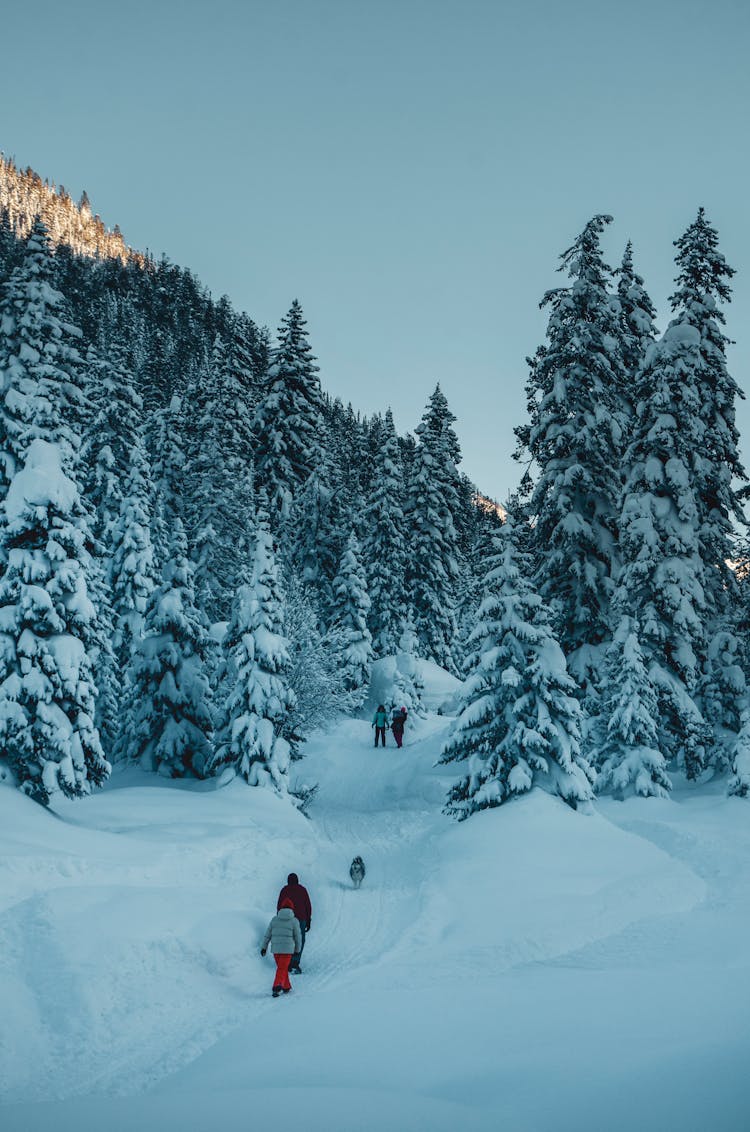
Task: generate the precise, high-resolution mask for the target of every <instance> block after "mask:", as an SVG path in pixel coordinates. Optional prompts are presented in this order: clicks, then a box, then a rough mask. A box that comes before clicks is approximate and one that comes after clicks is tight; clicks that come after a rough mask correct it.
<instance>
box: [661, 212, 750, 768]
mask: <svg viewBox="0 0 750 1132" xmlns="http://www.w3.org/2000/svg"><path fill="white" fill-rule="evenodd" d="M718 242H719V239H718V234H717V232H716V229H715V228H714V227H713V226H712V225H711V224H710V223H709V221H708V220H707V219H706V216H705V212H704V210H703V209H702V208H701V209H699V211H698V216H697V218H696V220H695V221H694V222H693V223H692V224H691V225H689V227H688V228H687V231H686V232H685V233H684V235H683V236H681V237H680V239H679V240H676V241H675V246H676V247H677V257H676V264H677V268H678V275H677V280H676V282H677V289H676V291H675V293H674V294H673V295H672V296H671V299H670V302H671V305H672V310H673V311H674V312H675V317H674V319H673V321H672V322H671V323H670V326H669V330H668V335H669V341H670V342H671V345H672V350H671V361H672V364H673V365H674V367H675V368H676V370H677V371H678V372H679V375H680V380H681V381H682V382H683V383H684V384H685V385H687V386H689V387H690V388H691V389H692V390H693V391H694V398H695V404H696V409H697V419H696V420H695V421H694V422H693V427H692V430H691V440H692V442H693V443H694V444H695V448H694V451H693V456H692V461H691V465H690V472H691V478H692V482H693V485H694V490H695V496H696V504H697V508H698V541H699V550H700V555H701V559H702V561H703V566H704V576H703V584H704V587H705V596H706V621H707V623H706V643H707V648H706V652H705V656H704V658H703V661H704V673H703V677H702V681H701V687H700V696H699V698H700V702H701V704H702V705H703V707H704V710H705V713H706V718H708V719H711V721H712V723H715V724H716V725H717V726H715V728H714V739H715V742H716V746H715V755H714V759H715V761H716V760H718V763H719V765H721V763H722V762H723V760H724V757H725V756H724V755H723V754H722V740H723V738H724V734H723V730H724V727H725V724H726V722H727V721H728V720H731V721H732V722H731V724H730V726H731V728H732V729H733V730H734V731H735V732H736V730H737V729H738V727H739V720H738V719H737V710H736V703H737V697H738V683H737V675H738V674H737V669H736V654H737V652H738V648H739V646H738V643H737V642H736V641H731V640H730V638H731V637H732V636H733V635H734V624H733V622H734V616H735V609H736V605H737V600H738V590H737V583H736V579H735V575H734V571H733V570H732V569H731V568H730V567H729V565H728V563H729V560H730V559H731V558H732V557H733V554H734V524H735V523H739V524H741V525H744V524H745V523H746V520H745V516H744V512H743V507H742V503H741V494H742V491H741V487H740V485H741V484H742V482H743V481H745V482H746V481H747V476H746V474H745V469H744V468H743V466H742V462H741V460H740V455H739V433H738V431H737V426H736V423H735V402H736V399H737V398H738V397H744V394H743V392H742V391H741V390H740V388H739V386H738V385H737V383H736V382H735V380H734V378H733V377H731V375H730V374H729V372H728V369H727V361H726V347H727V345H728V343H729V339H728V338H727V337H726V335H725V334H724V332H723V331H722V329H721V327H722V326H723V324H724V322H725V317H724V314H723V312H722V311H721V310H720V308H719V303H721V302H729V301H730V299H731V289H730V287H729V280H730V279H731V277H732V275H734V270H733V268H731V267H730V266H729V265H728V264H727V262H726V260H725V259H724V256H723V255H722V254H721V252H720V251H719V250H718ZM665 337H666V335H665ZM742 691H744V688H739V693H740V694H741V693H742Z"/></svg>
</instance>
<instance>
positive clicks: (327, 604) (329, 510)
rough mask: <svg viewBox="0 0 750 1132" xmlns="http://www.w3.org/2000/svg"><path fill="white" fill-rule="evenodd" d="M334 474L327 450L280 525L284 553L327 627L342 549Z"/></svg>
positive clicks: (343, 536) (342, 532) (280, 539)
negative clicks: (288, 515)
mask: <svg viewBox="0 0 750 1132" xmlns="http://www.w3.org/2000/svg"><path fill="white" fill-rule="evenodd" d="M338 488H339V484H338V483H337V473H336V469H335V468H334V466H333V464H332V461H331V459H330V456H329V453H328V452H325V453H323V454H322V457H321V462H320V464H319V466H318V467H317V468H314V469H313V470H312V471H311V473H310V475H309V476H308V478H307V480H306V482H305V484H304V485H303V487H302V488H301V489H300V491H299V492H298V494H297V495H296V497H295V499H294V502H293V504H292V508H291V513H290V517H289V520H288V521H287V522H285V523H283V524H280V529H279V541H280V543H281V549H282V553H283V556H284V558H285V560H286V562H287V563H288V564H289V566H290V567H291V568H292V569H293V570H294V572H296V573H297V574H298V575H299V578H300V580H301V581H302V583H303V584H304V585H305V586H306V587H307V590H308V593H309V594H310V596H311V597H312V599H313V601H314V604H315V608H316V610H317V614H318V619H319V621H320V623H321V625H324V626H328V625H329V624H330V621H331V617H332V616H333V612H334V609H335V599H334V594H333V583H334V580H335V578H336V571H337V570H338V564H339V561H340V558H341V553H342V550H343V545H344V539H345V536H346V530H347V528H346V526H342V516H341V511H340V506H339V503H340V500H339V499H338V497H337V496H338Z"/></svg>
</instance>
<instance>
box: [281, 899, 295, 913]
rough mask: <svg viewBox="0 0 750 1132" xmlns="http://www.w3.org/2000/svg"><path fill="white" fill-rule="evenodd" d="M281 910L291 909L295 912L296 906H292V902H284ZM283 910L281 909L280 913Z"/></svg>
mask: <svg viewBox="0 0 750 1132" xmlns="http://www.w3.org/2000/svg"><path fill="white" fill-rule="evenodd" d="M281 908H291V910H292V911H294V905H293V904H292V902H291V900H282V901H281ZM281 908H279V911H281Z"/></svg>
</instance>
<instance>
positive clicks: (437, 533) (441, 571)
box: [405, 385, 460, 675]
mask: <svg viewBox="0 0 750 1132" xmlns="http://www.w3.org/2000/svg"><path fill="white" fill-rule="evenodd" d="M454 420H455V417H454V416H453V414H452V413H451V411H450V409H449V408H448V403H447V401H446V399H445V396H444V395H443V393H442V391H441V389H440V386H439V385H438V386H437V388H436V389H435V392H434V393H433V394H432V396H431V397H430V400H429V402H428V405H427V408H426V410H425V413H424V415H423V417H422V421H421V423H420V424H419V425H418V427H417V429H416V432H417V436H418V437H419V444H418V445H417V447H416V450H415V452H414V459H413V463H412V466H411V470H410V476H409V481H408V496H407V504H406V508H405V524H406V529H407V530H408V531H409V532H410V533H409V544H408V547H407V565H406V589H407V593H408V595H409V599H410V602H411V606H412V609H413V611H414V625H415V630H416V634H417V639H418V641H419V650H420V653H421V655H422V656H424V657H426V658H427V659H428V660H433V661H435V663H437V664H439V665H441V666H442V667H443V668H445V669H447V670H448V671H449V672H452V673H453V674H454V675H455V674H456V672H457V667H456V659H455V656H454V648H455V646H456V636H457V627H456V615H455V606H456V580H457V578H458V574H459V563H458V558H459V552H458V538H457V535H456V527H455V522H454V516H455V513H456V510H457V508H458V493H457V488H456V484H457V478H458V472H457V470H456V460H457V459H458V458H459V457H460V449H459V447H458V440H457V439H456V434H455V432H454V431H453V428H452V427H451V426H452V424H453V421H454Z"/></svg>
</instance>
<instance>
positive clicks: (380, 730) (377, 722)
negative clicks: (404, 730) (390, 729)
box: [372, 704, 388, 747]
mask: <svg viewBox="0 0 750 1132" xmlns="http://www.w3.org/2000/svg"><path fill="white" fill-rule="evenodd" d="M387 722H388V716H387V715H386V711H385V704H378V710H377V711H376V712H375V714H374V716H373V717H372V725H373V727H374V728H375V746H376V747H377V745H378V736H380V738H381V739H382V740H383V746H385V725H386V723H387Z"/></svg>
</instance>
